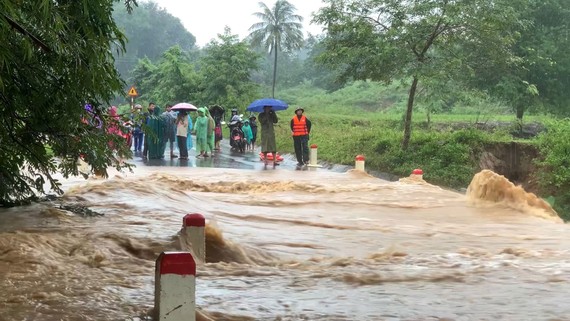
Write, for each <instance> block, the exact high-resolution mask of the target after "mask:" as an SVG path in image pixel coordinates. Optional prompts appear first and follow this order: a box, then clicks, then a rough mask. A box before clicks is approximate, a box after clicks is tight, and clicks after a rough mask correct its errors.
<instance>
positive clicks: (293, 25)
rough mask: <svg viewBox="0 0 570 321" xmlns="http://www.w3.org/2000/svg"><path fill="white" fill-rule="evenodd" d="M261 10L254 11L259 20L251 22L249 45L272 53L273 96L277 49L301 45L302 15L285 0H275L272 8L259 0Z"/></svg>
mask: <svg viewBox="0 0 570 321" xmlns="http://www.w3.org/2000/svg"><path fill="white" fill-rule="evenodd" d="M259 7H260V8H261V10H262V11H260V12H256V13H254V15H255V16H256V17H257V18H258V19H260V22H257V23H255V24H253V25H252V26H251V27H250V28H249V31H250V32H251V33H250V35H249V38H250V42H251V45H252V46H253V47H261V48H265V49H266V50H267V52H268V53H273V57H274V60H273V84H272V87H271V94H272V97H275V83H276V79H277V56H278V52H279V51H282V50H283V51H289V52H290V51H293V50H295V49H299V48H301V46H302V45H303V42H304V40H303V32H302V28H303V25H302V22H303V17H301V16H300V15H297V14H295V10H296V9H295V6H293V5H292V4H291V3H289V2H288V1H287V0H277V1H276V2H275V5H274V6H273V8H271V9H270V8H269V7H268V6H267V5H266V4H265V3H263V2H260V3H259Z"/></svg>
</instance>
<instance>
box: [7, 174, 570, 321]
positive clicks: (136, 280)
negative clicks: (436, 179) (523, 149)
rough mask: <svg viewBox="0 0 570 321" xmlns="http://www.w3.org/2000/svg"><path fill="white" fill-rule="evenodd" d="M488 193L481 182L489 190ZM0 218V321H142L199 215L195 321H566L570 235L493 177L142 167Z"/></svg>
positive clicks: (535, 202) (545, 210) (76, 184)
mask: <svg viewBox="0 0 570 321" xmlns="http://www.w3.org/2000/svg"><path fill="white" fill-rule="evenodd" d="M491 180H492V181H493V182H494V183H493V184H490V183H489V182H490V181H491ZM64 188H65V189H66V194H65V197H64V201H65V202H66V203H68V204H75V203H77V204H81V205H83V206H87V207H88V208H89V209H91V210H93V211H96V212H99V213H102V214H104V216H95V217H81V216H79V215H75V214H72V213H70V212H67V211H64V210H61V209H58V208H57V206H55V205H54V204H51V203H49V202H45V203H41V204H35V205H32V206H27V207H20V208H12V209H2V210H0V289H1V290H0V320H17V321H20V320H42V321H44V320H45V321H51V320H137V319H146V316H147V315H149V314H150V313H151V310H152V307H153V304H154V301H153V300H154V293H153V291H154V264H155V259H156V257H157V256H158V254H159V253H160V252H161V251H167V250H180V249H183V244H182V242H181V239H180V237H179V236H178V233H179V231H180V228H181V223H182V217H183V216H184V215H185V214H187V213H202V214H203V215H204V216H205V217H206V219H207V231H206V232H207V248H206V251H207V263H206V264H205V265H203V266H200V267H199V268H198V272H197V274H198V275H197V292H196V302H197V306H198V307H199V320H570V299H569V295H570V241H569V235H570V229H569V228H568V226H567V225H565V224H563V223H562V222H561V221H560V220H559V219H557V218H556V217H555V216H553V214H552V211H551V209H550V208H549V207H548V205H546V204H545V203H543V202H542V201H541V200H539V199H533V198H532V197H531V196H529V195H527V194H526V193H524V191H522V190H520V189H516V188H515V187H514V186H512V185H509V184H508V182H506V181H505V180H504V179H503V178H501V177H499V176H497V175H494V174H493V173H491V172H488V173H487V174H486V175H482V176H480V177H476V178H475V179H474V181H473V182H472V184H471V186H470V189H469V194H468V195H463V194H459V193H455V192H450V191H447V190H444V189H441V188H439V187H437V186H432V185H429V184H426V183H424V182H422V181H416V180H412V179H404V180H402V181H398V182H388V181H384V180H381V179H377V178H374V177H371V176H368V175H366V174H362V173H358V172H353V171H349V172H345V173H335V172H329V171H325V170H319V171H294V170H289V169H286V168H277V169H276V170H273V169H270V170H239V169H215V168H199V167H195V168H180V167H161V166H154V167H142V168H137V169H135V172H134V173H123V174H120V173H114V174H112V175H111V177H110V178H109V179H89V180H86V181H85V180H81V179H72V180H68V181H66V182H65V184H64Z"/></svg>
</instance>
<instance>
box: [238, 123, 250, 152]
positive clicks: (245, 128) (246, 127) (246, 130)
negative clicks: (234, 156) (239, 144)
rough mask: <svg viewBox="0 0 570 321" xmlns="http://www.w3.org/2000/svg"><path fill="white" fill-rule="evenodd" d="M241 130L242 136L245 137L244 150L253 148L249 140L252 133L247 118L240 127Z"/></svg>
mask: <svg viewBox="0 0 570 321" xmlns="http://www.w3.org/2000/svg"><path fill="white" fill-rule="evenodd" d="M241 130H242V131H243V137H244V138H245V144H246V145H245V149H246V150H250V149H251V150H253V149H252V147H251V141H252V140H253V133H252V131H251V126H249V120H246V121H245V122H244V123H243V126H242V127H241Z"/></svg>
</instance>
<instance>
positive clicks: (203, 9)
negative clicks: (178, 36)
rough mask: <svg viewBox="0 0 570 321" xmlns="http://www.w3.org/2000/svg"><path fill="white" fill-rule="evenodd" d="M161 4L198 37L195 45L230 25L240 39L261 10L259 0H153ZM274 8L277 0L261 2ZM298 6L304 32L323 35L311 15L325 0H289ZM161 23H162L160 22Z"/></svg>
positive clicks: (215, 35)
mask: <svg viewBox="0 0 570 321" xmlns="http://www.w3.org/2000/svg"><path fill="white" fill-rule="evenodd" d="M154 1H155V2H156V3H157V4H158V5H159V6H160V7H162V8H164V9H166V11H168V12H169V13H170V14H172V15H173V16H175V17H177V18H179V19H180V21H182V24H183V25H184V27H186V29H187V30H188V31H190V33H192V34H193V35H194V36H195V37H196V44H197V45H198V46H200V47H203V46H204V45H205V44H207V43H209V42H210V40H211V39H212V38H217V35H218V34H221V33H223V32H224V27H225V26H226V25H227V26H228V27H230V28H231V31H232V34H237V35H239V36H240V38H241V39H243V38H245V37H246V36H247V35H248V34H249V32H248V29H249V27H250V26H251V25H252V24H254V23H256V22H258V19H257V18H256V17H254V16H253V13H255V12H258V11H261V9H260V7H259V5H258V4H259V2H260V1H259V0H154ZM262 2H264V3H265V4H266V5H267V6H268V7H270V8H272V7H273V5H274V4H275V0H266V1H262ZM289 3H291V4H292V5H294V6H295V7H296V8H297V14H298V15H300V16H302V17H303V18H304V21H303V25H304V31H305V35H307V34H308V33H311V34H314V35H316V34H321V33H322V28H321V27H320V26H317V25H315V24H310V22H311V20H312V16H311V14H312V13H314V12H316V11H318V10H319V8H320V7H322V6H323V5H324V4H323V3H322V0H289ZM157 23H160V22H157Z"/></svg>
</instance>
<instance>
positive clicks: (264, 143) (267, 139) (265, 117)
mask: <svg viewBox="0 0 570 321" xmlns="http://www.w3.org/2000/svg"><path fill="white" fill-rule="evenodd" d="M277 121H278V119H277V115H276V114H275V111H274V110H273V108H272V107H271V106H263V112H262V113H260V114H259V124H260V125H261V152H262V153H263V160H264V162H265V165H267V153H273V155H275V154H276V152H277V142H276V141H275V128H273V127H274V125H275V124H277ZM277 165H278V163H277V157H273V167H275V166H277Z"/></svg>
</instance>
